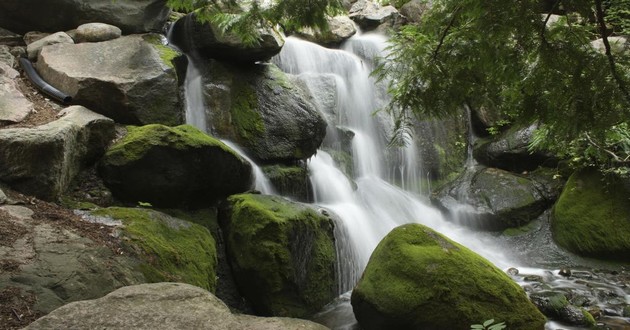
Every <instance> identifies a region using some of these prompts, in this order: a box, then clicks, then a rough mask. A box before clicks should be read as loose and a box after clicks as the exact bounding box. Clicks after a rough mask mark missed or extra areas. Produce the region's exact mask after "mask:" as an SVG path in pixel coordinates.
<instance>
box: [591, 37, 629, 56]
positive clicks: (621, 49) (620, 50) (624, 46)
mask: <svg viewBox="0 0 630 330" xmlns="http://www.w3.org/2000/svg"><path fill="white" fill-rule="evenodd" d="M608 43H609V44H610V50H611V52H612V54H613V55H617V56H627V55H628V54H629V53H630V38H628V37H626V36H618V37H608ZM591 46H593V48H595V49H596V50H597V51H599V52H600V53H602V54H604V53H606V46H604V40H603V39H597V40H593V41H592V42H591Z"/></svg>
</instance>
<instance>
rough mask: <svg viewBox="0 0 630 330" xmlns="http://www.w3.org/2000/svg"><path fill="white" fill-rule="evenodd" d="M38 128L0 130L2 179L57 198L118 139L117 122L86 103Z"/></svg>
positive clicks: (23, 189) (17, 187)
mask: <svg viewBox="0 0 630 330" xmlns="http://www.w3.org/2000/svg"><path fill="white" fill-rule="evenodd" d="M60 115H62V117H61V118H60V119H57V120H55V121H53V122H51V123H48V124H45V125H41V126H37V127H34V128H7V129H2V130H0V181H2V182H5V183H7V184H8V185H9V186H11V187H12V188H13V189H15V190H18V191H20V192H22V193H24V194H29V195H34V196H37V197H39V198H42V199H47V200H53V199H56V198H57V197H59V196H60V194H61V193H63V192H64V191H65V190H66V189H67V188H68V186H69V185H70V183H71V181H72V180H73V179H74V177H75V176H76V175H77V174H78V173H79V171H80V170H82V169H83V168H85V167H87V166H89V165H91V164H93V163H94V162H96V160H97V159H98V158H99V157H100V156H101V155H102V154H103V153H104V152H105V148H106V147H107V145H108V144H109V143H110V141H111V140H112V139H113V138H114V122H113V121H112V120H111V119H109V118H106V117H104V116H101V115H99V114H97V113H94V112H92V111H90V110H88V109H87V108H84V107H82V106H72V107H69V108H66V109H64V110H63V111H62V112H61V113H60Z"/></svg>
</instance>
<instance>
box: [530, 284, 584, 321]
mask: <svg viewBox="0 0 630 330" xmlns="http://www.w3.org/2000/svg"><path fill="white" fill-rule="evenodd" d="M530 299H531V301H532V302H533V303H534V305H536V307H537V308H538V309H539V310H540V311H541V312H542V313H543V314H545V316H548V317H549V318H551V319H554V320H558V321H560V322H562V323H564V324H568V325H571V326H577V327H579V326H582V327H594V326H595V319H594V318H593V316H592V315H591V314H590V313H589V312H588V311H586V310H585V309H583V308H579V307H576V306H574V305H571V304H570V303H569V300H567V297H566V296H565V294H564V293H562V292H558V291H538V292H533V293H532V294H531V295H530Z"/></svg>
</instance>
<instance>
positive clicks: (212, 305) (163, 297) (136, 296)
mask: <svg viewBox="0 0 630 330" xmlns="http://www.w3.org/2000/svg"><path fill="white" fill-rule="evenodd" d="M76 328H91V329H112V330H122V329H147V330H148V329H201V328H203V329H208V330H230V329H260V330H324V329H327V328H326V327H324V326H322V325H319V324H317V323H313V322H311V321H306V320H298V319H288V318H262V317H255V316H249V315H239V314H232V313H231V312H230V309H229V308H228V307H227V306H226V305H225V304H224V303H223V302H221V300H219V299H218V298H217V297H215V296H214V295H212V294H211V293H209V292H207V291H206V290H203V289H201V288H198V287H195V286H192V285H188V284H183V283H155V284H140V285H134V286H128V287H124V288H120V289H118V290H116V291H114V292H112V293H110V294H108V295H107V296H105V297H103V298H100V299H96V300H88V301H81V302H76V303H72V304H68V305H66V306H63V307H62V308H59V309H57V310H55V311H54V312H52V313H51V314H49V315H47V316H45V317H43V318H40V319H39V320H37V321H35V322H33V323H32V324H30V325H29V326H28V327H26V328H25V329H28V330H36V329H76Z"/></svg>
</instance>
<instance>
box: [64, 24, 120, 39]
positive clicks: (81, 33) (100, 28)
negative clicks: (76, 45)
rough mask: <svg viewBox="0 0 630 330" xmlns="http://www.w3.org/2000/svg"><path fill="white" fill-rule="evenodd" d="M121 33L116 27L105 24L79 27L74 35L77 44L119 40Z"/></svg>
mask: <svg viewBox="0 0 630 330" xmlns="http://www.w3.org/2000/svg"><path fill="white" fill-rule="evenodd" d="M121 34H122V31H120V29H119V28H118V27H117V26H113V25H111V24H105V23H87V24H82V25H79V27H78V28H77V30H76V33H75V39H76V40H77V42H99V41H107V40H112V39H116V38H120V36H121Z"/></svg>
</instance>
